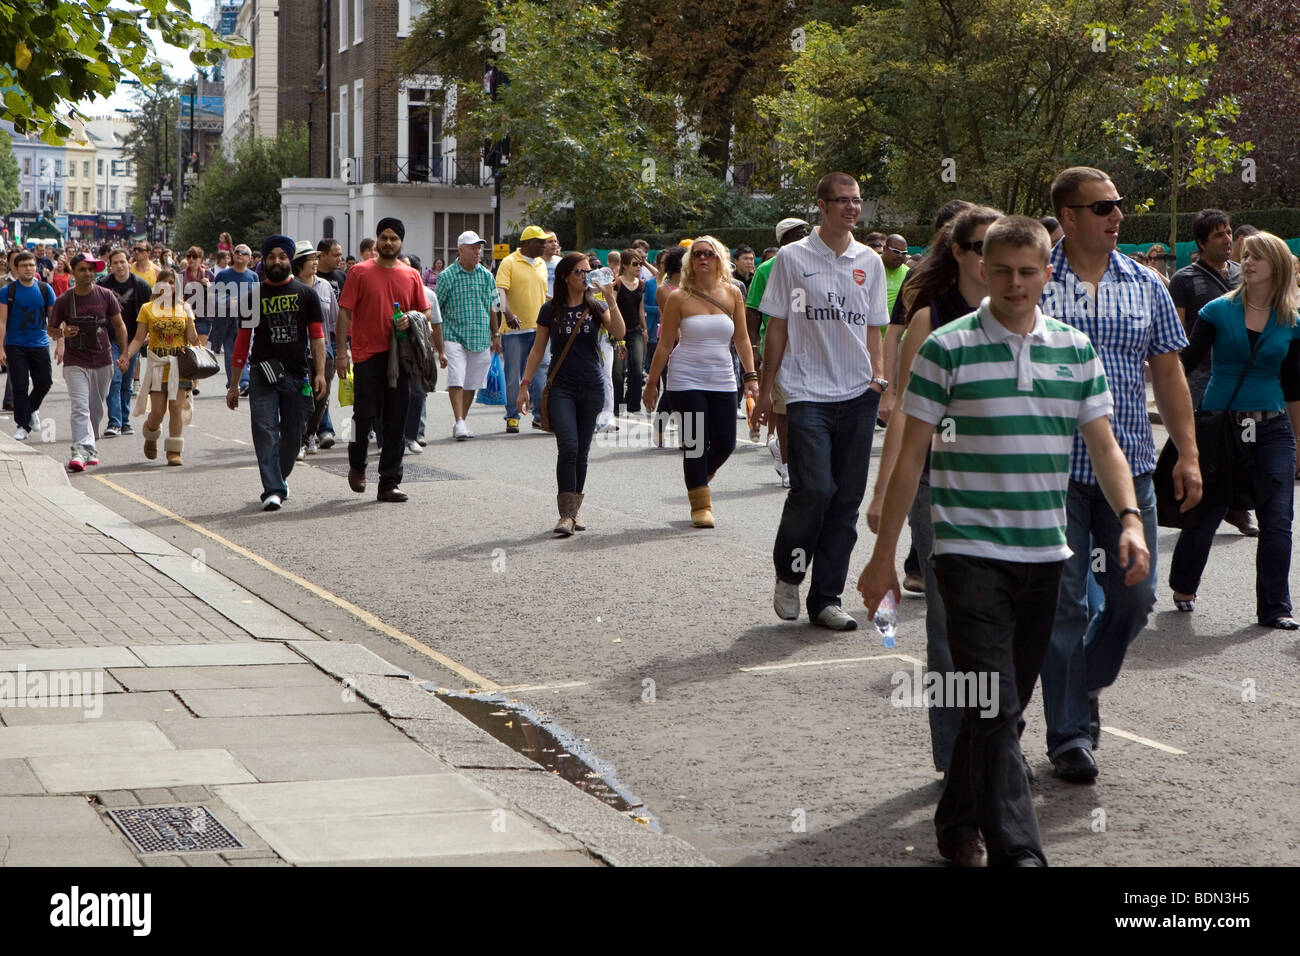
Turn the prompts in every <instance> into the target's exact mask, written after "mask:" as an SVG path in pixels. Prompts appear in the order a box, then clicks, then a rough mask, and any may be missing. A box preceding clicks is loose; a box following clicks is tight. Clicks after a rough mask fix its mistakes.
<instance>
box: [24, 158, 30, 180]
mask: <svg viewBox="0 0 1300 956" xmlns="http://www.w3.org/2000/svg"><path fill="white" fill-rule="evenodd" d="M31 174H32V158H31V157H30V156H24V157H23V175H24V176H30V175H31Z"/></svg>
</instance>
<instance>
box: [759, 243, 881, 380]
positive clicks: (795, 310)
mask: <svg viewBox="0 0 1300 956" xmlns="http://www.w3.org/2000/svg"><path fill="white" fill-rule="evenodd" d="M819 229H820V227H819ZM819 229H814V230H813V232H812V233H811V234H810V235H809V236H807V237H806V238H804V239H800V240H799V241H798V242H792V243H790V244H789V245H787V246H782V247H781V250H780V251H779V252H778V253H777V254H776V261H775V262H774V263H773V264H772V273H771V275H770V276H769V277H768V280H767V288H766V289H765V290H764V291H763V301H762V304H761V305H760V306H759V311H761V312H762V313H763V314H764V315H771V316H775V317H776V318H778V319H785V320H786V322H787V323H788V324H787V327H786V328H787V331H788V334H789V338H788V341H787V343H786V347H785V356H784V357H783V358H782V360H781V371H780V375H779V382H780V385H781V389H782V390H783V391H784V392H785V396H786V401H787V402H844V401H848V400H849V399H853V398H857V397H858V396H859V395H861V394H862V393H863V392H865V391H866V390H867V386H868V385H870V384H871V378H872V374H873V373H872V368H871V356H870V354H869V353H868V351H867V329H868V328H870V327H871V326H884V325H888V324H889V311H888V309H887V308H886V301H887V295H886V289H885V266H884V263H882V262H881V261H880V256H878V255H876V253H875V252H873V251H872V250H871V249H870V248H869V247H868V246H865V245H863V244H862V243H860V242H858V241H857V240H856V239H850V241H849V246H848V248H847V249H845V250H844V254H843V255H840V256H836V255H835V253H834V252H833V251H831V249H829V248H828V247H827V245H826V243H824V242H822V240H821V235H820V231H819Z"/></svg>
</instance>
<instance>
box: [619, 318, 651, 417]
mask: <svg viewBox="0 0 1300 956" xmlns="http://www.w3.org/2000/svg"><path fill="white" fill-rule="evenodd" d="M625 341H626V342H627V356H626V357H625V358H619V357H618V352H617V350H616V351H615V352H614V373H613V374H614V410H615V413H617V411H618V409H620V408H623V407H624V406H626V408H627V411H629V412H631V413H633V414H635V413H636V412H637V411H638V410H640V408H641V392H642V390H643V389H644V388H645V333H644V332H643V331H641V330H640V329H637V331H635V332H629V333H628V334H627V336H626V339H625Z"/></svg>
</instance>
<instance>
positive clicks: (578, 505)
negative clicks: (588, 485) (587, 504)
mask: <svg viewBox="0 0 1300 956" xmlns="http://www.w3.org/2000/svg"><path fill="white" fill-rule="evenodd" d="M573 497H574V498H575V499H577V500H575V501H574V502H573V530H574V531H586V530H587V526H586V525H585V524H583V523H582V519H581V518H579V517H578V512H579V511H581V510H582V492H580V491H578V492H574V495H573Z"/></svg>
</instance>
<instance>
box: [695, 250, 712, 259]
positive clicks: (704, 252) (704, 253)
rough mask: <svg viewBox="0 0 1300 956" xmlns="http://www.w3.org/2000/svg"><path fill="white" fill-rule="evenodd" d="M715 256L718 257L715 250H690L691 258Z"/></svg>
mask: <svg viewBox="0 0 1300 956" xmlns="http://www.w3.org/2000/svg"><path fill="white" fill-rule="evenodd" d="M717 257H718V254H717V253H716V252H714V251H713V250H712V249H692V250H691V258H692V259H716V258H717Z"/></svg>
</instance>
